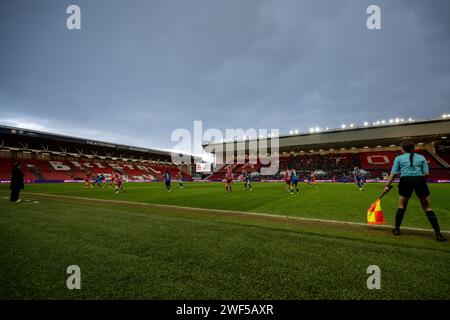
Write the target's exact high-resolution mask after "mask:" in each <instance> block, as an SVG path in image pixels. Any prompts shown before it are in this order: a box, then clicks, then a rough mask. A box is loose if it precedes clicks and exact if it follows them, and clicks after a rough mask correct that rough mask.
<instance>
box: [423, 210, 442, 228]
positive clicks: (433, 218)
mask: <svg viewBox="0 0 450 320" xmlns="http://www.w3.org/2000/svg"><path fill="white" fill-rule="evenodd" d="M425 213H426V215H427V218H428V221H430V223H431V226H432V227H433V229H434V231H435V232H440V231H441V229H440V228H439V222H438V219H437V217H436V215H435V214H434V212H433V211H427V212H425Z"/></svg>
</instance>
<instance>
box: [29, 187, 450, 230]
mask: <svg viewBox="0 0 450 320" xmlns="http://www.w3.org/2000/svg"><path fill="white" fill-rule="evenodd" d="M23 193H24V194H29V195H34V196H43V197H50V198H61V199H74V200H84V201H92V202H104V203H116V204H126V205H140V206H144V207H149V208H161V209H177V210H186V211H190V212H205V213H221V214H230V215H231V214H234V215H247V216H254V217H268V218H274V219H278V220H294V221H305V222H317V223H323V224H335V225H342V226H359V227H365V228H369V229H392V228H393V226H392V225H387V224H379V225H370V224H366V223H362V222H351V221H339V220H329V219H318V218H305V217H294V216H288V215H281V214H270V213H260V212H249V211H238V210H223V209H209V208H196V207H183V206H176V205H170V204H158V203H146V202H134V201H125V200H114V199H96V198H88V197H77V196H65V195H56V194H49V193H39V192H23ZM402 230H409V231H416V232H425V233H429V232H434V231H433V230H432V229H424V228H414V227H402ZM441 232H442V233H445V234H450V231H446V230H441Z"/></svg>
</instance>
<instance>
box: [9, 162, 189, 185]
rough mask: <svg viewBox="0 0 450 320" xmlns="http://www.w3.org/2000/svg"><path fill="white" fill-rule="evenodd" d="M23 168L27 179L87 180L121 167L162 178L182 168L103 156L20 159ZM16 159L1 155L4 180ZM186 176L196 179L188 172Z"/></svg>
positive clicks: (140, 176)
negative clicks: (105, 159)
mask: <svg viewBox="0 0 450 320" xmlns="http://www.w3.org/2000/svg"><path fill="white" fill-rule="evenodd" d="M19 162H20V164H21V170H22V172H23V173H24V176H25V181H26V182H36V181H64V180H84V179H85V178H86V177H88V176H90V177H92V176H96V175H98V174H101V173H102V174H105V175H106V176H109V175H110V174H111V173H113V172H114V171H116V170H117V169H119V170H120V171H121V172H122V173H123V174H124V175H125V176H126V177H127V178H128V180H155V181H159V180H162V177H163V173H164V172H165V171H166V170H167V171H169V172H170V173H171V175H172V177H173V178H175V177H176V175H177V174H178V172H179V171H180V169H179V168H178V167H177V166H175V165H168V164H167V165H166V164H151V163H140V162H133V163H124V162H120V163H119V162H102V161H101V160H90V161H88V160H76V161H71V160H50V161H48V160H34V159H20V160H19ZM12 165H13V160H12V159H9V158H0V180H9V179H10V178H11V169H12ZM183 175H184V179H185V180H190V179H192V177H191V175H189V174H187V173H184V174H183Z"/></svg>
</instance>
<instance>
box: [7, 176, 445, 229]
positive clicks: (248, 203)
mask: <svg viewBox="0 0 450 320" xmlns="http://www.w3.org/2000/svg"><path fill="white" fill-rule="evenodd" d="M126 187H127V190H128V191H127V193H124V194H114V193H113V192H112V191H111V190H110V189H109V188H108V187H105V189H103V190H102V189H98V188H96V189H93V190H91V189H88V190H86V189H84V188H83V186H82V185H81V184H34V185H29V186H27V188H26V191H29V192H42V193H50V194H58V195H68V196H78V197H91V198H96V199H118V200H125V201H135V202H145V203H157V204H168V205H177V206H186V207H196V208H209V209H225V210H237V211H248V212H258V213H269V214H280V215H288V216H298V217H306V218H320V219H333V220H341V221H352V222H362V223H365V222H366V212H367V208H368V207H369V206H370V204H371V203H372V202H373V201H374V200H375V199H376V198H377V196H378V195H379V194H380V193H381V192H382V191H383V184H367V185H366V188H365V190H364V191H362V192H360V191H359V190H358V189H357V188H356V186H355V185H354V184H351V183H347V184H332V183H328V184H320V185H319V189H318V190H317V191H316V190H309V189H308V187H307V186H306V185H305V184H302V185H301V186H300V190H301V193H300V194H298V195H297V194H295V195H289V194H287V193H286V192H284V184H282V183H256V184H254V190H253V191H252V192H250V191H248V190H247V191H246V192H245V191H244V190H243V185H242V183H234V185H233V188H234V191H233V192H232V193H226V192H225V188H224V184H223V183H187V184H186V187H185V188H184V189H183V190H180V189H178V187H177V184H176V183H174V184H173V192H171V193H168V192H167V191H166V189H165V187H164V186H163V184H162V183H130V184H127V186H126ZM429 187H430V190H431V194H432V196H431V198H432V205H433V208H434V210H435V212H436V214H437V216H438V218H439V222H440V224H441V228H442V229H443V230H450V201H449V194H450V185H449V184H430V185H429ZM2 189H6V186H0V190H2ZM397 201H398V196H397V188H396V187H395V188H394V189H393V190H392V192H391V193H390V194H389V195H387V196H385V197H384V198H383V200H382V208H383V211H384V214H385V218H386V222H387V223H388V224H393V222H394V217H395V210H396V208H397ZM403 225H404V226H409V227H419V228H430V225H429V223H428V220H427V218H426V216H425V214H424V213H423V211H422V209H421V208H420V205H419V202H418V200H417V199H415V196H414V197H413V199H411V201H410V205H409V208H408V211H407V214H406V217H405V219H404V222H403Z"/></svg>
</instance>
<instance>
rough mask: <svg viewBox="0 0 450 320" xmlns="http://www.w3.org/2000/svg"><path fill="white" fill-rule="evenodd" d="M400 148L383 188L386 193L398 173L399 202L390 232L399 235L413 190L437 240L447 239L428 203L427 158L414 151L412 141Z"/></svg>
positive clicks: (406, 142)
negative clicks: (401, 150)
mask: <svg viewBox="0 0 450 320" xmlns="http://www.w3.org/2000/svg"><path fill="white" fill-rule="evenodd" d="M402 149H403V154H402V155H399V156H397V157H396V158H395V160H394V164H393V166H392V170H391V174H390V176H389V178H388V180H387V182H386V187H385V189H384V191H385V192H386V193H388V192H389V190H390V188H389V186H390V184H391V183H392V181H393V180H394V177H395V175H397V174H400V182H399V184H398V194H399V203H398V209H397V213H396V215H395V228H394V229H393V230H392V232H393V233H394V235H396V236H398V235H400V225H401V224H402V221H403V217H404V215H405V211H406V208H407V207H408V201H409V198H411V195H412V193H413V191H415V192H416V195H417V197H418V198H419V200H420V204H421V205H422V209H423V211H424V212H425V214H426V215H427V218H428V220H429V221H430V223H431V226H432V227H433V229H434V232H435V233H436V239H437V241H446V240H447V239H445V238H444V236H443V235H442V233H441V230H440V228H439V223H438V219H437V217H436V215H435V214H434V212H433V209H432V208H431V204H430V191H429V190H428V185H427V180H426V176H427V175H428V174H429V173H430V171H429V168H428V163H427V160H426V159H425V157H424V156H422V155H420V154H417V153H414V143H413V142H411V141H405V142H404V143H402Z"/></svg>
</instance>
